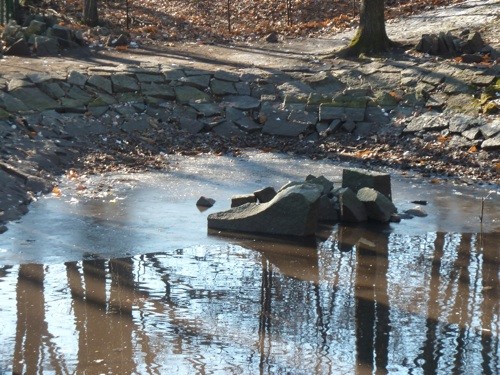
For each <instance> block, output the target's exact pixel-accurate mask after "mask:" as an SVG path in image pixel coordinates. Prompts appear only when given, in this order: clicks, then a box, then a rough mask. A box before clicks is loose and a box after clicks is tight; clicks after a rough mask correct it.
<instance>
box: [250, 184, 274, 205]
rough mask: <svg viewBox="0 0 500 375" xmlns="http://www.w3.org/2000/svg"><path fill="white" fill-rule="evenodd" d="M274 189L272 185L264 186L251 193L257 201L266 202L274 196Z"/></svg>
mask: <svg viewBox="0 0 500 375" xmlns="http://www.w3.org/2000/svg"><path fill="white" fill-rule="evenodd" d="M276 194H277V193H276V190H274V188H273V187H272V186H268V187H265V188H264V189H260V190H256V191H254V192H253V195H254V196H255V197H256V198H257V200H258V201H259V203H267V202H270V201H271V200H273V198H274V197H275V196H276Z"/></svg>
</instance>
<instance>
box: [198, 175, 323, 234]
mask: <svg viewBox="0 0 500 375" xmlns="http://www.w3.org/2000/svg"><path fill="white" fill-rule="evenodd" d="M321 190H322V189H321V187H319V186H318V185H315V184H308V183H304V184H301V185H294V186H290V187H288V188H286V189H283V190H281V191H280V192H279V193H278V194H277V195H276V196H275V197H274V198H273V199H272V200H271V201H270V202H268V203H261V204H257V203H247V204H244V205H242V206H239V207H234V208H231V209H230V210H228V211H224V212H217V213H214V214H211V215H209V216H208V228H209V229H218V230H226V231H235V232H250V233H261V234H271V235H289V236H311V235H314V233H315V231H316V225H317V221H318V200H319V197H320V196H321Z"/></svg>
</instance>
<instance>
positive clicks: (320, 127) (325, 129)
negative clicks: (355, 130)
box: [316, 119, 342, 137]
mask: <svg viewBox="0 0 500 375" xmlns="http://www.w3.org/2000/svg"><path fill="white" fill-rule="evenodd" d="M341 125H342V121H341V120H339V119H336V120H332V122H331V123H330V124H323V123H318V124H316V131H317V132H318V133H319V135H320V136H321V137H326V136H328V135H330V134H333V133H335V132H336V131H337V130H339V129H340V127H341Z"/></svg>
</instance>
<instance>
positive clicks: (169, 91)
mask: <svg viewBox="0 0 500 375" xmlns="http://www.w3.org/2000/svg"><path fill="white" fill-rule="evenodd" d="M141 91H142V93H143V94H144V95H145V96H150V97H155V98H160V99H165V100H174V99H175V92H174V89H173V88H172V87H170V86H167V85H165V84H161V83H156V82H151V83H142V84H141Z"/></svg>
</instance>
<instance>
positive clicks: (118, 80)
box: [111, 74, 139, 93]
mask: <svg viewBox="0 0 500 375" xmlns="http://www.w3.org/2000/svg"><path fill="white" fill-rule="evenodd" d="M111 82H112V83H113V92H114V93H122V92H131V91H137V90H139V83H138V82H137V80H136V79H135V78H134V77H133V76H131V75H127V74H112V75H111Z"/></svg>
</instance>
